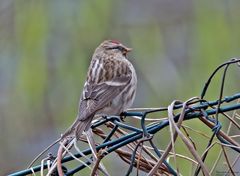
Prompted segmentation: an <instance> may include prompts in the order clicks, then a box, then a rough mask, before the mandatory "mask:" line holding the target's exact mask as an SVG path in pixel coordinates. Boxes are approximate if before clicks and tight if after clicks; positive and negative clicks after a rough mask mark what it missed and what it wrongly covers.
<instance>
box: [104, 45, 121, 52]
mask: <svg viewBox="0 0 240 176" xmlns="http://www.w3.org/2000/svg"><path fill="white" fill-rule="evenodd" d="M106 49H108V50H113V49H117V50H119V51H124V48H123V47H122V46H113V47H108V48H106Z"/></svg>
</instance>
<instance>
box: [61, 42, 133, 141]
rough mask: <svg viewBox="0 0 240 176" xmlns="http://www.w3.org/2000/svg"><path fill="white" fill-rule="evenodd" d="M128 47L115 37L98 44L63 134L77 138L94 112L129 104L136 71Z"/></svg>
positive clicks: (121, 108) (111, 111)
mask: <svg viewBox="0 0 240 176" xmlns="http://www.w3.org/2000/svg"><path fill="white" fill-rule="evenodd" d="M131 50H132V49H131V48H127V47H126V46H124V45H123V44H121V43H120V42H118V41H115V40H106V41H104V42H102V43H101V44H100V45H99V46H98V47H97V49H96V50H95V52H94V54H93V56H92V60H91V64H90V66H89V69H88V75H87V80H86V82H85V84H84V88H83V92H82V96H81V98H80V102H79V111H78V115H77V118H76V120H75V122H74V123H73V124H72V126H71V127H70V128H69V129H68V130H67V132H66V133H65V134H64V135H63V136H62V137H63V138H64V137H68V136H72V137H76V138H77V139H79V138H80V136H81V135H82V133H83V131H87V130H88V129H89V128H90V126H91V122H92V120H93V118H94V116H95V115H120V113H121V112H123V111H125V110H126V109H127V108H129V107H131V106H132V103H133V101H134V98H135V94H136V88H137V75H136V72H135V69H134V67H133V65H132V64H131V62H130V61H129V60H128V59H127V53H128V52H129V51H131ZM63 138H62V139H63Z"/></svg>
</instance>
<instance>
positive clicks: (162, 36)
mask: <svg viewBox="0 0 240 176" xmlns="http://www.w3.org/2000/svg"><path fill="white" fill-rule="evenodd" d="M239 7H240V1H238V0H231V1H225V0H212V1H208V0H201V1H197V0H148V1H144V0H122V1H117V0H101V1H98V0H90V1H83V0H78V1H77V0H71V1H65V0H59V1H56V0H55V1H54V0H52V1H48V0H44V1H34V0H27V1H26V0H18V1H14V0H1V1H0V24H1V25H0V141H1V145H0V175H5V174H7V173H11V172H14V171H16V170H20V169H24V168H26V166H27V165H28V164H29V162H30V161H31V160H32V159H33V158H34V157H35V156H36V155H37V154H38V153H40V151H42V150H43V149H44V148H45V147H46V146H47V145H49V144H50V143H51V142H52V141H54V140H55V139H57V138H58V137H59V136H60V134H61V133H63V132H64V131H65V130H66V129H67V128H68V127H69V126H70V124H71V123H72V122H73V120H74V119H75V116H76V113H77V109H78V100H79V97H80V94H81V90H82V87H83V83H84V80H85V76H86V72H87V68H88V65H89V62H90V60H91V55H92V53H93V52H94V49H95V48H96V47H97V46H98V45H99V43H101V42H102V41H103V40H105V39H117V40H119V41H121V42H122V43H123V44H125V45H126V46H128V47H132V48H133V49H134V50H133V51H132V52H131V53H130V54H129V59H130V60H131V61H132V62H133V63H134V65H135V67H136V69H137V73H138V77H139V84H138V94H137V98H136V101H135V104H134V107H159V106H167V105H168V104H170V103H171V101H172V100H174V99H179V100H186V99H188V98H190V97H193V96H199V95H200V93H201V89H202V87H203V85H204V82H205V81H206V80H207V78H208V76H209V75H210V73H211V72H212V71H213V69H214V68H216V67H217V65H219V64H221V63H222V62H224V61H226V60H228V59H229V58H231V57H235V56H240V49H239V46H240V32H239V31H240V11H239ZM239 77H240V75H239V71H237V68H235V67H234V68H233V71H232V72H231V76H229V77H227V78H228V80H227V85H229V86H227V87H226V91H225V92H224V95H231V94H233V93H236V92H238V90H239ZM219 82H220V80H218V79H216V80H214V83H215V84H213V85H212V86H211V89H210V92H208V95H207V98H209V100H214V99H217V98H218V92H219V89H220V87H219ZM140 95H141V96H140ZM196 122H197V121H195V123H192V125H194V126H195V128H201V127H200V125H199V124H197V123H196ZM188 123H189V124H190V125H191V123H190V122H188ZM207 132H209V134H210V133H211V130H208V131H207ZM207 132H206V133H207ZM168 140H169V139H166V141H168ZM200 141H201V140H200ZM162 142H164V138H163V139H162ZM165 145H166V144H164V146H165ZM160 147H161V145H160ZM203 147H204V146H203ZM161 149H164V147H162V148H161ZM184 150H186V148H185V149H184ZM216 150H217V149H216ZM208 162H209V163H211V161H208ZM119 163H120V165H121V164H122V162H121V161H120V160H119ZM183 164H186V163H184V162H183ZM112 169H113V170H114V172H115V173H118V172H119V171H121V168H117V166H113V167H112ZM182 172H183V173H185V175H186V174H187V173H189V171H188V170H187V169H186V170H184V169H183V171H182ZM116 175H121V174H116Z"/></svg>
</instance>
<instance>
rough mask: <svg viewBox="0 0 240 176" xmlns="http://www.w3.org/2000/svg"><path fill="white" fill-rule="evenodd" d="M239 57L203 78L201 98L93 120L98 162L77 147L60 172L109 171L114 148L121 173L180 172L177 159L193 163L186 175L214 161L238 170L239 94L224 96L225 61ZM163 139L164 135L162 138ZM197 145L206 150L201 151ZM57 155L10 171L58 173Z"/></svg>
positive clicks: (208, 170)
mask: <svg viewBox="0 0 240 176" xmlns="http://www.w3.org/2000/svg"><path fill="white" fill-rule="evenodd" d="M239 62H240V59H237V58H234V59H231V60H230V61H228V62H226V63H223V64H222V65H220V66H219V67H217V68H216V70H214V72H213V73H212V74H211V75H210V77H209V79H208V80H207V82H206V83H205V85H204V88H203V90H202V93H201V96H200V97H193V98H190V99H189V100H187V101H179V100H174V101H173V102H172V103H171V104H170V105H169V106H168V107H162V108H139V109H130V110H129V111H127V112H124V113H123V114H122V115H121V116H108V117H101V118H99V119H97V120H95V121H94V122H93V124H92V127H91V128H92V130H93V133H94V137H95V138H97V143H96V150H97V158H98V159H97V161H94V162H92V152H91V151H92V150H91V149H90V148H89V147H86V148H85V149H81V152H80V151H79V149H78V147H77V146H75V147H74V148H75V149H76V150H75V152H76V153H75V154H73V152H74V151H73V150H70V149H71V148H69V151H68V152H67V154H68V155H66V156H65V157H64V158H63V159H62V168H63V172H64V175H74V174H76V173H79V174H80V173H82V172H83V170H84V169H85V168H88V167H89V166H90V167H89V168H90V174H91V175H96V174H99V173H100V172H102V173H103V175H108V173H106V172H104V171H102V170H101V167H100V163H101V162H100V161H101V160H103V159H105V158H106V157H107V156H108V155H111V153H113V152H115V153H116V154H117V155H118V156H119V158H120V159H121V160H122V161H124V162H125V163H127V165H128V167H127V169H126V170H125V171H122V174H121V175H132V174H135V175H139V173H141V174H144V175H148V176H151V175H181V168H180V167H179V163H180V162H182V161H186V162H188V163H189V166H191V167H189V171H191V172H190V175H199V174H200V173H201V172H202V173H203V175H212V174H213V172H216V167H217V166H218V167H219V166H220V167H222V168H224V174H232V175H238V174H240V169H239V167H237V163H238V165H239V157H240V155H239V153H240V144H239V137H240V135H239V130H240V124H239V121H240V114H239V112H238V109H240V103H239V99H240V93H236V94H234V95H231V96H224V95H223V91H224V88H225V79H226V74H227V71H228V69H229V68H230V67H229V66H230V65H238V64H239ZM220 70H223V73H222V76H221V80H220V91H219V96H218V98H217V100H215V101H208V100H206V99H205V94H206V93H207V91H208V87H209V85H210V84H211V81H212V79H213V78H214V77H215V75H216V74H217V73H218V72H219V71H220ZM193 120H195V121H196V123H199V124H202V125H204V126H205V128H203V129H202V130H201V129H200V130H199V129H194V127H191V126H188V125H187V123H186V121H193ZM132 122H134V123H132ZM222 123H224V124H228V125H227V127H226V128H224V129H223V128H222ZM225 126H226V125H225ZM207 128H209V129H210V130H211V131H212V133H211V135H210V136H209V135H207V134H206V132H205V130H206V129H207ZM165 129H167V131H168V133H169V135H168V137H167V138H165V139H164V140H165V141H167V145H165V146H162V145H161V140H160V139H159V136H157V134H159V135H161V133H162V132H163V131H164V130H165ZM165 133H166V130H165ZM165 133H164V134H165ZM199 136H200V137H201V138H204V143H201V144H199V142H198V138H199ZM163 138H164V137H163V136H162V137H161V139H163ZM177 141H178V142H177ZM179 141H181V143H182V144H181V145H182V146H183V147H185V148H186V149H187V150H188V155H186V154H184V153H179V152H177V151H176V146H177V145H179ZM83 142H86V143H87V140H86V139H85V138H84V137H83V138H82V140H81V144H80V145H82V144H83ZM216 146H218V147H219V150H218V153H217V154H215V155H214V156H215V159H214V160H215V162H214V163H211V164H208V165H207V164H206V160H207V159H208V157H210V154H209V153H210V152H211V151H212V150H213V148H214V147H216ZM200 148H204V149H203V150H200ZM79 152H80V153H79ZM83 154H84V155H85V157H83ZM55 158H56V157H55V156H54V155H52V154H49V155H48V156H47V157H46V158H44V159H42V162H41V164H40V165H37V166H33V167H31V168H28V169H25V170H22V171H18V172H15V173H13V174H11V175H12V176H22V175H28V174H36V173H37V172H39V173H40V174H41V175H58V172H57V170H56V169H55V167H53V164H54V162H55V160H56V159H55ZM220 158H221V160H220ZM80 159H81V161H80ZM71 163H75V164H71ZM74 165H75V167H74ZM108 168H111V164H110V165H109V164H108V165H107V167H106V170H107V169H108ZM84 173H85V171H84Z"/></svg>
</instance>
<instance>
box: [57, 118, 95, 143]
mask: <svg viewBox="0 0 240 176" xmlns="http://www.w3.org/2000/svg"><path fill="white" fill-rule="evenodd" d="M93 117H94V115H92V116H89V117H88V118H86V119H84V120H80V118H79V117H78V116H77V118H76V120H75V121H74V123H73V124H72V125H71V127H70V128H68V129H67V130H66V132H65V133H64V134H63V135H62V136H61V139H65V138H66V137H76V139H77V140H78V139H79V138H80V137H81V135H82V134H83V131H87V130H88V129H89V128H90V126H91V122H92V119H93Z"/></svg>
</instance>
